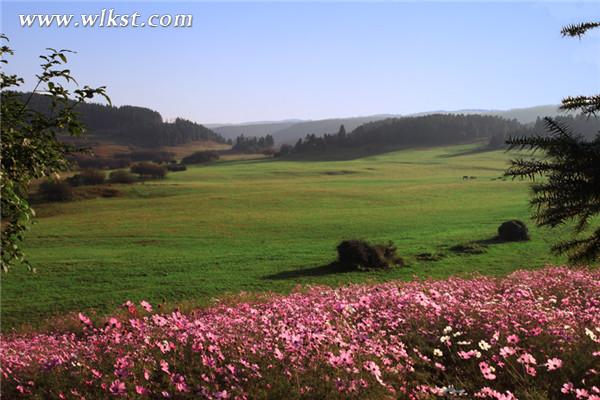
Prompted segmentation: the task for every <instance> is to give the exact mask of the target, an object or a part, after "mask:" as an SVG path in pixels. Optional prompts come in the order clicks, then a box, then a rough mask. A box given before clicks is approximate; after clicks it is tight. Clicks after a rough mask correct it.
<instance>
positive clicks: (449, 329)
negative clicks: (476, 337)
mask: <svg viewBox="0 0 600 400" xmlns="http://www.w3.org/2000/svg"><path fill="white" fill-rule="evenodd" d="M450 332H452V327H451V326H450V325H448V326H447V327H445V328H444V333H450Z"/></svg>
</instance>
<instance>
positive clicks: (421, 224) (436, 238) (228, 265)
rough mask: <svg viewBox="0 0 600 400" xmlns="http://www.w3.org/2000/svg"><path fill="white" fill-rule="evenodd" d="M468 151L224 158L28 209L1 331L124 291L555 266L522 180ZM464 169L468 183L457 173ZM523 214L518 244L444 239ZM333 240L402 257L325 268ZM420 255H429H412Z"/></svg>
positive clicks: (212, 292)
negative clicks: (107, 192)
mask: <svg viewBox="0 0 600 400" xmlns="http://www.w3.org/2000/svg"><path fill="white" fill-rule="evenodd" d="M472 149H473V147H472V146H454V147H445V148H431V149H423V150H406V151H398V152H393V153H388V154H383V155H378V156H372V157H366V158H360V159H356V160H352V161H329V162H308V161H304V162H297V161H275V160H271V159H265V160H253V161H244V160H241V161H225V162H219V163H216V164H213V165H210V166H203V167H192V168H189V169H188V170H187V171H185V172H178V173H171V174H170V175H168V177H167V178H166V179H165V180H162V181H148V182H146V183H143V184H136V185H133V186H123V187H120V190H122V191H123V193H124V195H123V196H121V197H116V198H110V199H93V200H84V201H76V202H71V203H64V204H44V205H40V206H38V207H37V210H36V211H37V214H38V216H39V218H38V223H37V224H35V225H34V226H33V228H32V229H31V231H30V232H29V234H28V236H27V241H26V243H25V247H26V251H27V253H28V254H29V256H30V260H31V262H32V264H33V266H34V267H36V268H37V273H36V274H32V273H29V272H27V271H26V270H25V268H23V269H20V270H19V269H15V270H13V271H11V272H10V273H9V274H7V275H4V276H3V281H2V288H1V294H2V299H1V306H2V317H3V321H2V328H3V329H4V330H6V329H10V328H11V327H15V326H18V325H19V324H22V323H25V322H27V321H36V320H38V319H39V318H40V317H45V316H49V315H50V313H64V312H67V311H72V310H81V309H88V308H94V309H96V310H97V311H98V312H100V313H103V312H107V311H109V310H112V309H113V308H114V307H116V306H118V305H120V304H122V303H123V302H124V301H125V300H127V299H130V300H140V299H146V300H150V301H153V302H155V303H156V302H161V301H164V300H166V301H168V302H169V303H170V304H176V303H178V302H182V301H186V302H191V303H194V304H196V303H197V304H206V303H207V302H209V301H210V299H211V298H213V297H215V296H222V295H225V294H227V293H238V292H240V291H263V290H273V291H281V292H286V291H289V290H291V289H292V288H293V287H294V286H295V285H296V284H297V283H322V284H329V285H337V284H343V283H347V282H362V281H385V280H390V279H411V278H413V277H414V276H418V277H433V278H439V277H445V276H448V275H453V274H471V273H474V272H476V273H483V274H506V273H508V272H509V271H512V270H514V269H517V268H520V267H525V268H535V267H540V266H542V265H544V264H546V263H560V262H562V261H564V260H563V259H561V258H555V257H553V256H551V255H550V254H549V247H550V243H553V242H554V241H555V240H556V239H557V232H548V231H546V230H538V229H536V228H534V227H533V224H531V223H530V221H529V220H528V216H529V208H528V186H527V183H525V182H520V181H510V180H506V181H505V180H500V179H496V178H497V177H499V176H500V175H501V174H502V172H503V170H504V169H505V168H506V165H507V160H508V159H509V158H510V156H511V155H510V154H507V153H505V152H483V153H470V151H471V150H472ZM465 175H468V176H475V177H477V179H472V180H463V179H462V177H463V176H465ZM511 218H519V219H522V220H524V221H527V222H528V224H529V225H530V229H531V233H532V241H530V242H526V243H514V244H494V245H489V247H487V248H486V249H485V250H486V251H485V252H484V253H482V254H475V255H468V254H461V253H453V252H452V251H450V250H449V247H451V246H454V245H457V244H463V243H466V242H470V241H478V240H486V239H489V238H491V237H492V236H493V235H494V234H495V232H496V229H497V227H498V225H499V224H500V223H501V222H502V221H504V220H507V219H511ZM347 238H366V239H369V240H373V241H386V240H392V241H394V242H395V243H396V244H397V246H398V252H399V254H400V255H401V256H402V257H404V258H405V261H406V262H407V264H408V265H407V266H406V267H404V268H398V269H394V270H391V271H385V272H368V273H344V274H332V273H329V271H328V270H327V268H325V267H324V265H326V264H327V263H329V262H331V261H332V260H334V259H335V257H336V253H335V246H336V245H337V244H338V243H339V242H340V241H341V240H342V239H347ZM423 252H431V253H442V254H444V255H445V257H443V258H442V259H441V260H439V261H419V260H418V259H417V258H416V256H417V255H418V254H420V253H423Z"/></svg>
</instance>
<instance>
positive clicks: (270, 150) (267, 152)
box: [261, 147, 277, 157]
mask: <svg viewBox="0 0 600 400" xmlns="http://www.w3.org/2000/svg"><path fill="white" fill-rule="evenodd" d="M261 153H262V154H263V155H264V156H267V157H274V156H275V155H276V154H277V150H275V149H274V148H273V147H267V148H266V149H263V150H262V151H261Z"/></svg>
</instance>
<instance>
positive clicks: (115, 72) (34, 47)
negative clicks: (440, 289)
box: [1, 1, 600, 123]
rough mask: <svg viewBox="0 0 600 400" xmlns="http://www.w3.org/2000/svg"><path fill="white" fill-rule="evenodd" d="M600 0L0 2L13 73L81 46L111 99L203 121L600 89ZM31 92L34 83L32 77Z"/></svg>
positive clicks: (85, 71)
mask: <svg viewBox="0 0 600 400" xmlns="http://www.w3.org/2000/svg"><path fill="white" fill-rule="evenodd" d="M103 8H114V9H115V12H117V13H119V14H127V13H133V12H136V11H138V12H140V13H141V14H142V17H141V19H144V18H146V17H147V16H149V15H151V14H193V17H194V20H193V28H186V29H182V28H137V29H135V28H74V27H69V28H39V27H38V28H21V27H19V18H18V14H24V13H67V14H75V15H77V16H78V15H79V14H82V13H89V14H96V13H99V12H100V10H102V9H103ZM591 19H596V20H598V19H600V6H599V3H598V2H587V3H574V2H570V3H568V4H566V3H565V4H561V3H556V2H552V3H541V2H537V3H535V2H530V3H515V2H511V3H490V2H466V3H451V2H437V3H422V2H405V3H389V2H381V3H357V2H354V3H340V2H305V3H287V2H286V3H283V2H263V3H248V2H245V3H232V2H227V3H214V2H190V1H188V2H183V3H175V2H168V3H162V2H151V3H142V2H134V3H124V2H121V3H108V2H103V3H95V2H89V1H87V2H64V3H56V2H52V3H50V2H41V3H28V2H22V1H19V2H6V1H3V2H2V29H1V30H2V31H3V32H4V33H6V34H7V35H8V36H9V37H10V40H11V42H10V44H11V46H12V47H13V48H14V50H15V51H16V55H15V56H14V57H12V59H11V60H10V64H9V67H8V68H7V70H8V71H10V72H17V73H19V74H20V75H23V76H24V77H25V78H26V80H27V82H29V83H31V82H33V77H34V74H35V73H36V71H37V68H38V67H37V66H38V64H39V60H38V58H37V55H38V54H40V53H41V52H43V49H44V48H46V47H57V48H68V49H72V50H76V51H78V54H76V55H74V56H73V57H72V58H71V59H72V62H71V63H70V68H71V69H72V71H73V73H74V75H75V76H76V77H77V78H78V79H79V81H80V82H82V83H86V84H89V85H106V86H107V87H108V93H109V95H110V96H111V98H112V100H113V102H114V103H115V104H116V105H122V104H132V105H139V106H146V107H150V108H153V109H156V110H158V111H159V112H160V113H161V114H162V115H163V116H164V117H167V118H173V117H176V116H181V117H185V118H189V119H191V120H194V121H198V122H201V123H212V122H240V121H257V120H277V119H287V118H302V119H319V118H327V117H343V116H358V115H370V114H380V113H394V114H397V113H412V112H419V111H428V110H441V109H445V110H454V109H463V108H486V109H489V108H493V109H505V108H514V107H525V106H532V105H540V104H552V103H558V102H559V101H560V99H561V98H562V97H563V96H565V95H568V94H591V93H593V92H596V91H597V90H598V89H599V88H600V35H599V34H598V33H595V34H593V35H589V37H585V38H583V39H582V40H577V39H566V38H561V36H560V28H561V26H562V25H563V24H566V23H574V22H579V21H582V20H591ZM25 88H30V87H29V86H26V87H25Z"/></svg>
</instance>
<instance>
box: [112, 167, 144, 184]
mask: <svg viewBox="0 0 600 400" xmlns="http://www.w3.org/2000/svg"><path fill="white" fill-rule="evenodd" d="M108 180H109V181H111V182H112V183H133V182H135V181H137V177H136V176H135V175H133V174H132V173H131V172H129V171H126V170H124V169H119V170H117V171H113V172H111V173H110V175H109V176H108Z"/></svg>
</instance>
